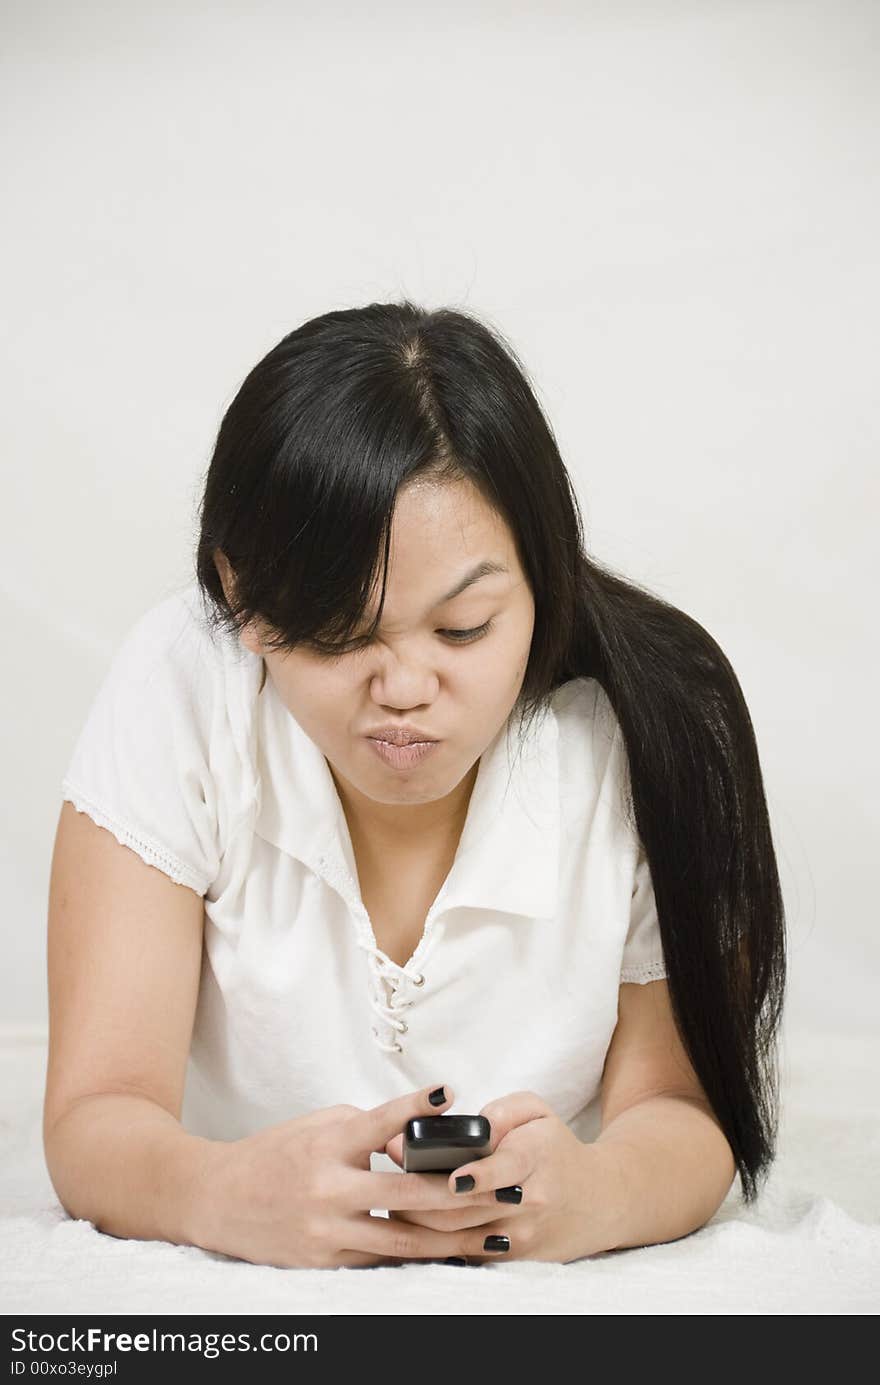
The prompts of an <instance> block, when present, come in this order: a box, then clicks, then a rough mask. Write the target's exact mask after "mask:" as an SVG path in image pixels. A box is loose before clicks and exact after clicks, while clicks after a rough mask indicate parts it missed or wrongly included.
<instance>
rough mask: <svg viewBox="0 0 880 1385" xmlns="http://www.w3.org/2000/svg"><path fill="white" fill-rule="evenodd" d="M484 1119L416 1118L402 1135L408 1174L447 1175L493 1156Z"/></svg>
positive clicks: (482, 1117) (404, 1164)
mask: <svg viewBox="0 0 880 1385" xmlns="http://www.w3.org/2000/svg"><path fill="white" fill-rule="evenodd" d="M491 1134H492V1129H491V1126H490V1125H489V1122H488V1120H487V1119H486V1117H485V1116H414V1117H413V1119H412V1120H409V1121H407V1123H406V1129H405V1130H404V1132H403V1169H404V1172H405V1173H446V1172H447V1171H448V1170H449V1169H457V1168H458V1167H459V1165H460V1164H469V1163H470V1161H471V1160H472V1159H484V1158H485V1157H486V1155H487V1154H489V1153H490V1149H489V1140H490V1138H491Z"/></svg>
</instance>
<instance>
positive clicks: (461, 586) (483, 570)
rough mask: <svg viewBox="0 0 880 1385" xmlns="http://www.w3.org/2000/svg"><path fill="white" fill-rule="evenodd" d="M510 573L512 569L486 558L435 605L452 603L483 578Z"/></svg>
mask: <svg viewBox="0 0 880 1385" xmlns="http://www.w3.org/2000/svg"><path fill="white" fill-rule="evenodd" d="M509 571H510V569H509V568H506V567H505V566H504V564H503V563H497V562H494V561H493V560H492V559H489V558H486V559H484V561H483V562H482V563H477V565H476V567H472V568H471V570H470V572H466V573H465V574H464V576H463V577H462V579H461V581H460V582H456V584H455V586H454V587H453V588H452V591H448V592H447V593H446V595H445V596H441V597H440V600H439V601H437V602H436V603H435V604H436V605H437V606H444V605H445V604H446V602H447V601H452V599H453V598H454V597H456V596H460V595H461V593H462V592H463V591H464V590H465V588H466V587H470V586H472V585H473V584H474V582H479V580H480V578H481V577H492V576H494V575H495V574H496V573H503V572H509Z"/></svg>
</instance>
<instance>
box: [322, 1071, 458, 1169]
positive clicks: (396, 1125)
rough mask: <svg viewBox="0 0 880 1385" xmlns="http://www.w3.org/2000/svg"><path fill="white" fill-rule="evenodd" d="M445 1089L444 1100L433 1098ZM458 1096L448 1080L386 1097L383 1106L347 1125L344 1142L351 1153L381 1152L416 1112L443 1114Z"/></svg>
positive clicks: (344, 1130)
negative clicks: (390, 1098) (390, 1097)
mask: <svg viewBox="0 0 880 1385" xmlns="http://www.w3.org/2000/svg"><path fill="white" fill-rule="evenodd" d="M432 1092H434V1093H437V1092H440V1093H442V1096H443V1100H442V1101H431V1100H429V1098H430V1096H431V1093H432ZM454 1100H455V1092H454V1091H453V1090H452V1088H451V1087H450V1085H449V1083H448V1082H445V1083H444V1082H434V1083H432V1085H431V1086H430V1087H423V1088H422V1089H421V1091H417V1092H407V1094H406V1095H405V1096H398V1097H394V1098H393V1100H391V1101H383V1102H382V1104H381V1105H380V1106H373V1107H370V1108H369V1109H368V1110H366V1111H361V1112H359V1113H358V1115H356V1116H352V1118H351V1120H350V1121H349V1122H347V1123H346V1125H345V1126H344V1127H343V1132H344V1133H343V1137H342V1138H343V1142H344V1144H345V1145H346V1146H347V1148H348V1152H349V1154H350V1155H351V1156H352V1157H354V1156H358V1155H360V1156H363V1155H365V1154H372V1153H381V1152H382V1151H383V1150H384V1148H385V1146H386V1144H387V1143H388V1141H389V1140H390V1139H391V1137H392V1135H402V1133H403V1129H404V1127H405V1125H406V1123H407V1121H408V1120H413V1119H414V1118H415V1117H416V1116H427V1115H434V1116H436V1115H439V1114H440V1113H441V1112H442V1111H444V1110H445V1109H446V1108H447V1107H448V1106H449V1105H451V1103H452V1102H453V1101H454Z"/></svg>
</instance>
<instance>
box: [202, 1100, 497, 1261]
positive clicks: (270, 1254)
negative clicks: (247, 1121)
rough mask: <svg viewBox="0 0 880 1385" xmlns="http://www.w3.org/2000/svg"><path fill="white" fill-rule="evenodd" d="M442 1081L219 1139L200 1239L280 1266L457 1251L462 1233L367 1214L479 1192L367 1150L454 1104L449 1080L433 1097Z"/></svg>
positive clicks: (463, 1199) (431, 1205) (462, 1200)
mask: <svg viewBox="0 0 880 1385" xmlns="http://www.w3.org/2000/svg"><path fill="white" fill-rule="evenodd" d="M437 1085H438V1084H435V1085H434V1086H433V1087H423V1088H422V1089H421V1090H420V1091H415V1092H410V1093H408V1094H407V1095H406V1096H400V1097H395V1098H394V1099H393V1100H391V1101H386V1102H383V1103H382V1105H381V1106H374V1107H372V1108H370V1109H368V1110H363V1109H362V1108H361V1107H359V1106H346V1105H341V1106H330V1107H327V1108H325V1109H322V1110H320V1111H313V1112H311V1113H310V1114H309V1115H307V1116H297V1117H295V1118H294V1119H293V1120H288V1121H282V1122H281V1123H280V1124H279V1125H272V1126H268V1127H267V1128H266V1129H264V1130H259V1131H257V1132H256V1133H255V1134H253V1135H247V1136H245V1137H244V1138H243V1139H240V1140H231V1141H226V1142H224V1141H218V1142H217V1143H216V1144H215V1145H214V1146H213V1148H212V1151H211V1158H210V1159H209V1161H208V1163H207V1165H206V1167H205V1170H204V1176H203V1180H202V1187H201V1193H200V1197H201V1198H203V1199H204V1202H203V1207H202V1212H201V1217H200V1222H201V1227H200V1229H201V1230H202V1234H200V1236H199V1238H198V1244H199V1245H201V1246H202V1247H203V1249H206V1250H216V1251H219V1252H221V1253H222V1254H224V1255H232V1256H235V1257H236V1258H238V1259H241V1260H249V1261H251V1262H252V1263H254V1264H258V1265H274V1266H277V1267H279V1268H293V1267H306V1266H311V1267H338V1266H358V1265H391V1264H400V1263H401V1260H402V1259H404V1258H407V1259H409V1258H418V1257H424V1258H425V1259H432V1258H443V1257H445V1256H447V1255H451V1254H460V1253H461V1252H460V1251H459V1250H457V1249H456V1245H457V1244H460V1242H461V1232H455V1231H436V1230H430V1229H428V1228H427V1227H419V1226H414V1225H411V1224H409V1223H401V1222H397V1221H395V1220H394V1219H393V1218H392V1217H374V1216H371V1215H370V1212H371V1209H372V1208H376V1209H380V1208H381V1209H383V1210H389V1211H390V1210H392V1209H412V1208H421V1209H422V1210H428V1209H437V1208H453V1207H455V1208H458V1209H461V1208H462V1206H463V1204H464V1205H466V1204H467V1203H468V1202H472V1201H474V1200H475V1196H471V1195H469V1194H456V1195H453V1194H451V1193H450V1192H449V1189H448V1186H447V1183H448V1178H447V1175H446V1174H439V1175H438V1174H436V1173H402V1172H401V1173H380V1172H377V1171H373V1170H371V1168H370V1154H371V1153H373V1152H377V1153H381V1152H383V1151H384V1149H385V1145H386V1144H387V1143H388V1141H389V1140H391V1139H393V1137H394V1136H395V1135H399V1134H400V1133H401V1132H402V1131H403V1129H404V1126H405V1125H406V1123H407V1121H408V1120H410V1119H412V1118H413V1117H415V1116H424V1115H439V1114H441V1113H442V1112H443V1111H444V1110H446V1109H447V1108H448V1107H449V1105H450V1103H451V1102H452V1101H453V1100H454V1096H455V1094H454V1092H453V1091H452V1088H451V1087H450V1086H449V1085H448V1084H446V1085H445V1086H444V1096H445V1100H444V1101H442V1102H441V1103H440V1104H439V1105H436V1106H435V1105H433V1104H432V1103H431V1102H430V1101H429V1100H428V1096H429V1093H430V1092H432V1091H436V1090H437ZM479 1200H480V1201H481V1202H483V1201H485V1200H486V1199H485V1195H484V1196H483V1197H482V1198H480V1199H479ZM403 1240H405V1241H406V1243H407V1246H408V1250H407V1253H406V1255H405V1256H404V1254H403V1252H402V1250H401V1244H402V1241H403Z"/></svg>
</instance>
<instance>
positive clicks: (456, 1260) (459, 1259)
mask: <svg viewBox="0 0 880 1385" xmlns="http://www.w3.org/2000/svg"><path fill="white" fill-rule="evenodd" d="M443 1263H444V1264H445V1265H466V1264H467V1260H465V1258H464V1256H463V1255H447V1257H446V1259H445V1260H444V1262H443Z"/></svg>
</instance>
